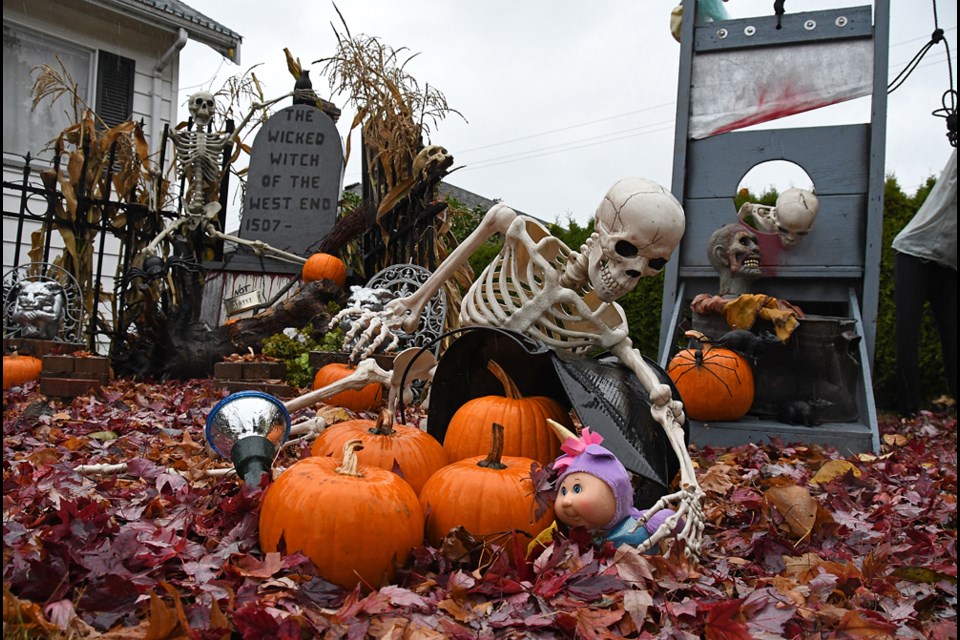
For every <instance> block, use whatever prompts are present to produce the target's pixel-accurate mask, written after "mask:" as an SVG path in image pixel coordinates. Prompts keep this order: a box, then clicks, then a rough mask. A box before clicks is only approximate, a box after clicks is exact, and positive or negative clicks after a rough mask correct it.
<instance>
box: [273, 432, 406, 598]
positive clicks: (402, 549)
mask: <svg viewBox="0 0 960 640" xmlns="http://www.w3.org/2000/svg"><path fill="white" fill-rule="evenodd" d="M362 446H363V445H362V444H361V443H360V441H358V440H351V441H350V442H348V443H347V444H346V446H345V447H344V450H343V460H342V464H341V460H337V459H334V458H327V457H319V456H317V457H310V458H304V459H303V460H300V461H299V462H297V463H295V464H294V465H293V466H291V467H290V468H289V469H287V470H286V471H284V472H283V473H282V474H281V475H280V477H279V478H277V479H276V480H275V481H274V482H273V483H272V484H270V486H269V487H267V490H266V492H265V493H264V496H263V504H262V505H261V507H260V548H261V549H262V550H263V551H264V552H270V551H276V550H277V546H278V544H279V543H280V540H281V538H282V539H283V541H284V544H285V545H286V550H287V553H293V552H294V551H300V552H302V553H303V554H304V555H306V556H308V557H309V558H310V559H311V560H313V562H314V564H315V565H316V566H317V569H318V570H319V572H320V575H322V576H323V577H324V578H326V579H327V580H329V581H330V582H333V583H335V584H338V585H340V586H342V587H343V588H345V589H353V588H355V587H356V586H357V585H358V584H360V585H363V586H364V587H365V588H366V587H370V588H374V589H376V588H379V587H380V586H383V585H385V584H389V583H390V582H391V581H392V580H393V577H394V575H396V568H397V566H402V565H403V564H404V563H406V561H407V559H408V558H409V557H410V551H411V550H412V549H413V548H414V547H415V546H419V545H421V544H423V512H422V511H421V509H420V503H419V502H418V501H417V495H416V494H415V493H414V491H413V489H412V488H411V487H410V485H409V484H407V483H406V482H404V481H403V480H402V479H401V478H400V476H398V475H397V474H395V473H390V472H389V471H384V470H383V469H379V468H377V467H368V466H358V464H357V457H356V454H355V450H356V449H357V448H359V447H362Z"/></svg>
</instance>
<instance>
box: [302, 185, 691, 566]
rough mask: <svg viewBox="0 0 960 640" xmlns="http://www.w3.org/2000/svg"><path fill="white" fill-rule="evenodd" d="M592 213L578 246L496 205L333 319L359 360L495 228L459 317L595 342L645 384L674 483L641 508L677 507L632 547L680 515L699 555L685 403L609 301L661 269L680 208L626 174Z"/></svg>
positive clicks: (415, 318)
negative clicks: (433, 262) (374, 298)
mask: <svg viewBox="0 0 960 640" xmlns="http://www.w3.org/2000/svg"><path fill="white" fill-rule="evenodd" d="M595 220H596V232H595V233H594V234H593V235H592V236H591V237H590V238H589V239H588V240H587V242H586V244H584V245H583V246H582V247H581V248H580V251H579V252H576V251H573V250H571V249H569V248H568V247H566V246H565V245H564V244H563V243H562V242H561V241H560V240H558V239H557V238H555V237H553V236H551V235H550V234H549V232H548V231H547V230H546V229H545V228H544V227H543V226H542V225H541V224H539V223H538V222H537V221H535V220H532V219H530V218H526V217H524V216H520V215H518V214H517V213H516V212H515V211H513V210H512V209H510V208H509V207H506V206H504V205H502V204H497V205H495V206H494V207H492V208H491V209H490V210H489V211H488V212H487V214H486V216H484V218H483V221H482V222H481V223H480V225H479V226H478V227H477V229H476V230H475V231H474V232H473V233H471V234H470V236H469V237H467V239H466V240H465V241H464V242H463V243H462V244H460V246H458V247H457V248H456V249H455V250H454V251H453V253H451V254H450V256H449V257H448V258H447V259H446V260H444V262H443V263H442V264H441V265H440V266H439V268H438V269H437V270H436V271H435V272H434V273H433V275H432V276H431V277H430V278H429V279H428V280H427V281H426V282H425V283H424V284H423V286H421V287H420V289H418V290H417V291H416V292H414V293H413V294H412V295H409V296H407V297H405V298H400V299H395V300H392V301H390V302H389V303H387V305H386V306H385V308H384V310H383V311H381V312H370V311H367V310H364V309H360V308H349V309H345V310H344V311H342V312H341V313H340V314H338V316H337V317H336V318H334V322H335V323H336V322H339V321H341V320H345V319H348V318H349V319H350V321H351V327H350V330H349V331H348V332H347V334H346V335H345V343H350V342H351V341H352V340H354V339H356V343H355V344H356V346H355V347H354V350H353V354H352V355H353V357H354V358H361V359H362V358H364V357H365V356H367V355H369V354H371V353H373V352H374V351H375V350H376V349H378V348H380V347H381V346H387V347H388V348H389V346H390V345H391V344H395V340H396V338H395V336H394V335H393V332H392V330H393V329H403V330H404V331H407V332H414V331H415V330H416V328H417V324H418V323H419V321H420V314H421V311H422V310H423V308H424V306H425V305H426V303H427V302H428V301H429V300H430V298H431V297H432V296H433V295H434V294H435V293H436V292H437V291H438V290H439V289H440V287H441V286H443V283H444V282H445V281H446V280H447V279H449V278H450V277H452V276H453V274H454V273H455V272H456V270H457V269H458V268H459V267H460V266H461V265H462V264H463V263H464V262H466V261H467V259H468V258H469V257H470V255H471V254H472V253H473V252H474V251H476V250H477V249H478V248H479V247H480V246H482V245H483V243H484V242H486V241H487V240H488V239H489V238H490V237H492V236H493V235H494V234H496V233H502V234H503V235H504V247H503V250H502V251H501V253H500V254H499V255H498V256H497V257H496V258H495V259H494V260H493V262H492V263H491V264H490V265H489V266H488V267H487V268H486V269H485V270H484V271H483V273H481V274H480V276H479V277H478V278H477V279H476V280H475V281H474V283H473V285H472V286H471V288H470V290H469V291H468V293H467V295H466V296H465V297H464V300H463V303H462V306H461V310H460V320H461V322H462V323H463V324H464V325H480V326H491V327H502V328H507V329H512V330H515V331H518V332H520V333H524V334H526V335H528V336H531V337H533V338H536V339H538V340H541V341H542V342H544V343H545V344H548V345H550V346H551V347H554V348H557V349H568V350H573V351H582V350H585V349H589V348H595V347H602V348H604V349H607V350H609V351H610V352H611V353H612V354H613V355H615V356H616V357H617V358H618V359H619V360H620V362H622V363H623V364H624V365H626V366H627V367H628V368H629V369H630V370H632V371H633V373H634V374H636V376H637V377H638V378H639V380H640V382H641V384H642V385H643V387H644V389H646V391H647V392H648V394H649V397H650V404H651V413H652V415H653V417H654V418H655V419H656V421H657V422H658V423H659V424H660V425H661V427H662V428H663V430H664V432H665V433H666V436H667V438H668V440H669V442H670V445H671V447H672V448H673V450H674V453H675V454H676V456H677V458H678V460H679V462H680V490H679V491H678V492H676V493H673V494H670V495H667V496H665V497H663V498H662V499H661V500H660V501H659V502H658V503H657V504H656V505H654V507H653V508H652V509H651V510H650V512H649V513H648V517H649V515H652V514H653V513H654V512H656V511H659V510H660V509H662V508H664V507H666V506H673V507H675V508H676V511H677V513H676V515H675V516H671V518H670V519H669V520H668V522H667V523H665V524H664V525H663V526H662V527H660V529H658V530H657V532H656V533H655V534H654V535H653V536H651V537H650V539H649V540H647V541H646V542H645V543H644V544H643V545H642V546H641V548H640V550H641V551H646V550H648V549H650V548H653V547H654V546H655V545H656V544H657V543H658V542H659V541H660V540H662V539H663V538H664V537H667V536H669V535H672V533H673V532H674V531H676V529H677V524H678V523H679V522H680V520H683V521H684V525H683V529H682V530H681V531H680V533H679V534H677V537H679V538H683V539H685V540H686V543H687V552H688V553H690V554H698V553H699V551H700V540H701V536H702V532H703V525H704V518H703V513H702V509H701V501H702V499H703V495H704V494H703V491H702V490H701V489H700V486H699V484H698V483H697V479H696V475H695V471H694V468H693V463H692V461H691V459H690V455H689V453H688V451H687V448H686V445H685V443H684V432H683V429H682V423H683V420H684V415H683V405H682V404H681V403H680V401H679V400H676V399H674V398H673V397H672V394H671V391H670V387H669V386H667V385H666V384H663V383H661V382H660V381H659V379H658V377H657V375H656V373H655V372H654V371H653V370H652V369H651V368H650V366H649V365H647V364H646V363H645V362H644V360H643V358H642V357H641V355H640V353H639V351H637V350H636V349H634V348H633V344H632V342H631V341H630V338H629V337H628V327H627V321H626V316H625V315H624V311H623V309H622V308H621V307H620V305H618V304H617V303H616V300H617V299H618V298H620V297H621V296H623V295H624V294H625V293H627V292H628V291H631V290H632V289H633V288H634V287H635V286H636V284H637V282H638V281H639V279H640V278H641V277H645V276H653V275H656V274H657V273H659V272H660V270H661V269H663V267H664V265H665V264H666V263H667V260H668V259H669V258H670V255H671V254H672V253H673V251H674V249H675V248H676V247H677V244H678V243H679V242H680V238H681V237H682V235H683V232H684V225H685V222H684V214H683V209H682V208H681V206H680V203H679V202H677V200H676V198H674V197H673V195H672V194H670V192H669V191H667V190H665V189H664V188H663V187H661V186H660V185H658V184H656V183H654V182H651V181H649V180H646V179H643V178H625V179H623V180H620V181H619V182H617V183H616V184H615V185H613V187H612V188H611V189H610V191H608V192H607V194H606V196H605V197H604V199H603V201H602V202H601V203H600V206H599V207H598V208H597V211H596V217H595ZM364 362H365V361H364ZM313 393H317V392H313ZM320 393H322V391H321V392H320ZM311 395H313V394H311ZM314 397H316V396H314Z"/></svg>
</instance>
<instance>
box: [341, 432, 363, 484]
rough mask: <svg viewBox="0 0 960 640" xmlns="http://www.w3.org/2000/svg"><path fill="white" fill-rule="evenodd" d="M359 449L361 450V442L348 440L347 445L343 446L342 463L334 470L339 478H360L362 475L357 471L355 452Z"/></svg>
mask: <svg viewBox="0 0 960 640" xmlns="http://www.w3.org/2000/svg"><path fill="white" fill-rule="evenodd" d="M360 449H363V441H362V440H348V441H347V443H346V444H345V445H343V462H341V463H340V466H339V467H337V468H336V469H334V471H336V472H337V473H338V474H340V475H341V476H353V477H354V478H362V477H363V474H362V473H360V472H359V471H358V470H357V454H356V452H357V451H359V450H360Z"/></svg>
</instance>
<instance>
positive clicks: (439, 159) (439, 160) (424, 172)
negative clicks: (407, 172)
mask: <svg viewBox="0 0 960 640" xmlns="http://www.w3.org/2000/svg"><path fill="white" fill-rule="evenodd" d="M452 164H453V156H452V155H450V154H449V153H448V152H447V150H446V149H445V148H443V147H441V146H440V145H438V144H431V145H429V146H426V147H424V148H423V149H421V150H420V153H418V154H417V157H416V158H414V159H413V175H414V177H416V178H427V177H429V175H430V174H431V173H437V174H440V173H441V171H442V170H446V169H449V168H450V166H451V165H452Z"/></svg>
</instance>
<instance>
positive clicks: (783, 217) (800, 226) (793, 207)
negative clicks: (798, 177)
mask: <svg viewBox="0 0 960 640" xmlns="http://www.w3.org/2000/svg"><path fill="white" fill-rule="evenodd" d="M819 210H820V202H819V201H818V200H817V196H815V195H814V194H813V193H812V192H810V191H806V190H804V189H787V190H786V191H784V192H783V193H781V194H780V197H779V198H777V210H776V218H777V234H778V235H779V236H780V242H781V243H782V244H783V246H784V247H785V248H787V249H789V248H791V247H793V246H794V245H796V244H797V242H799V241H800V240H801V239H802V238H803V237H804V236H805V235H807V234H808V233H810V229H811V228H813V221H814V220H815V219H816V217H817V211H819Z"/></svg>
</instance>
